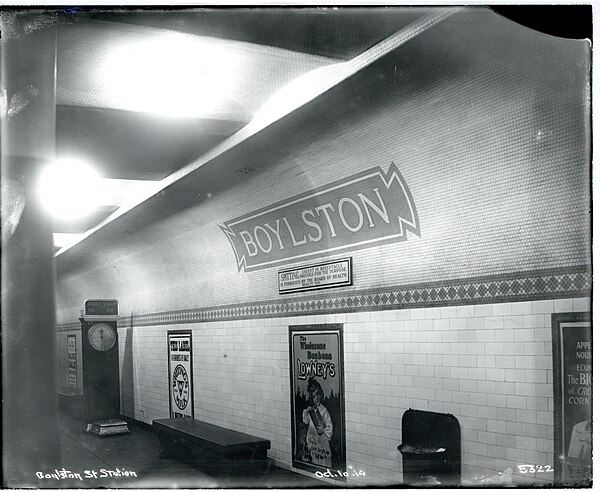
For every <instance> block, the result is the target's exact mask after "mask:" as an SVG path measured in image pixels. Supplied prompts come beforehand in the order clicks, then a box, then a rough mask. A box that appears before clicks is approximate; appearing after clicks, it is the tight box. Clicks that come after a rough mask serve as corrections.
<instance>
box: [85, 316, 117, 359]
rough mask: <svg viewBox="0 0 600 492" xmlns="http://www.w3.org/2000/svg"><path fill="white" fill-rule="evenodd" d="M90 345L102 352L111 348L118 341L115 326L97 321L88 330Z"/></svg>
mask: <svg viewBox="0 0 600 492" xmlns="http://www.w3.org/2000/svg"><path fill="white" fill-rule="evenodd" d="M88 340H89V342H90V345H91V346H92V347H93V348H95V349H96V350H99V351H101V352H106V351H107V350H110V349H111V348H113V346H114V345H115V342H116V341H117V333H116V332H115V330H114V328H113V327H112V326H110V325H107V324H106V323H96V324H95V325H93V326H92V327H91V328H90V330H89V331H88Z"/></svg>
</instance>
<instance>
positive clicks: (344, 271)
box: [279, 258, 352, 294]
mask: <svg viewBox="0 0 600 492" xmlns="http://www.w3.org/2000/svg"><path fill="white" fill-rule="evenodd" d="M345 285H352V259H351V258H343V259H341V260H333V261H328V262H325V263H319V264H318V265H309V266H303V267H299V268H288V269H286V270H280V271H279V293H280V294H289V293H291V292H302V291H305V290H316V289H325V288H329V287H342V286H345Z"/></svg>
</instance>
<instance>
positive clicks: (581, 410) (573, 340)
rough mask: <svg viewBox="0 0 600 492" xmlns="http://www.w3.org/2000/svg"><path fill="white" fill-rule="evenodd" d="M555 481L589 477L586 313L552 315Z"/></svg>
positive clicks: (583, 481)
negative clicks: (583, 314)
mask: <svg viewBox="0 0 600 492" xmlns="http://www.w3.org/2000/svg"><path fill="white" fill-rule="evenodd" d="M553 325H554V326H553V353H554V363H555V366H554V367H555V371H554V372H555V381H554V391H555V398H554V402H555V403H554V404H555V408H554V414H555V460H556V462H555V481H556V482H558V483H559V484H560V485H572V486H588V485H589V484H590V483H591V479H592V327H591V323H590V321H589V317H588V318H587V319H585V317H584V316H576V315H560V316H559V315H555V318H554V323H553Z"/></svg>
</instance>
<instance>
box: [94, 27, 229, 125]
mask: <svg viewBox="0 0 600 492" xmlns="http://www.w3.org/2000/svg"><path fill="white" fill-rule="evenodd" d="M234 68H235V64H234V63H232V62H231V61H230V60H229V59H228V56H227V54H226V53H225V52H224V50H223V49H222V48H221V49H219V46H218V45H217V44H216V43H215V42H214V41H212V42H211V41H210V40H208V39H206V38H199V37H197V36H188V35H183V34H176V33H168V34H164V35H162V36H160V37H159V38H158V39H152V40H147V41H146V42H142V43H131V44H125V45H123V46H121V47H120V48H119V50H117V51H115V52H114V53H112V54H111V56H110V57H108V58H107V60H106V63H105V65H104V67H103V74H104V75H103V77H104V79H105V81H106V84H107V87H108V88H109V89H110V92H111V97H112V98H114V103H115V104H116V105H117V106H118V107H122V108H126V109H128V110H130V111H141V112H149V113H158V114H162V115H167V116H179V117H198V116H202V115H206V114H211V112H214V111H218V108H219V107H220V104H221V103H222V101H223V98H224V97H226V96H227V94H228V93H229V91H230V90H231V87H232V84H233V83H234V79H235V77H234V73H233V69H234Z"/></svg>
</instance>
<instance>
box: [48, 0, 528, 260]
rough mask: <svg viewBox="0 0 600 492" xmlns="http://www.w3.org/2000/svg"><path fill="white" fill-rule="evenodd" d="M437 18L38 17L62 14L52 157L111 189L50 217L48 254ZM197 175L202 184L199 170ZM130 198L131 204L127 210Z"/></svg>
mask: <svg viewBox="0 0 600 492" xmlns="http://www.w3.org/2000/svg"><path fill="white" fill-rule="evenodd" d="M443 11H447V9H442V8H435V7H377V8H373V7H369V8H364V7H363V8H352V7H343V8H334V7H326V8H292V7H286V8H283V7H279V8H273V7H268V8H194V9H189V8H185V9H175V8H172V9H157V8H152V9H148V8H146V9H143V8H137V9H134V8H94V9H92V8H72V9H66V10H62V11H56V10H53V11H48V15H49V16H57V15H59V16H60V22H59V23H58V28H57V89H56V98H57V101H56V104H57V111H56V151H57V157H61V156H80V157H82V158H84V159H87V160H89V161H90V162H92V163H93V164H94V165H95V166H96V167H97V168H98V170H99V172H100V174H101V176H102V177H103V178H105V181H106V182H107V184H108V185H109V186H108V188H109V189H110V193H107V199H106V200H105V203H103V204H102V206H101V207H100V208H99V209H97V210H96V212H94V213H93V214H91V215H89V216H86V217H84V218H82V219H80V220H78V221H70V222H67V221H61V220H55V222H54V233H55V251H56V254H57V255H58V256H61V255H66V256H69V255H70V254H71V253H70V252H71V250H72V248H73V247H74V246H75V245H76V244H79V243H78V241H79V242H83V241H87V242H89V241H90V240H91V238H92V236H93V235H94V234H96V233H97V232H99V231H100V230H101V229H104V228H105V227H107V226H111V224H112V223H113V222H115V221H122V220H123V219H124V218H125V216H126V215H127V214H128V212H129V211H130V210H133V209H134V208H136V207H137V205H138V204H141V203H143V202H145V201H147V199H151V198H152V196H153V195H155V194H156V193H157V192H158V191H160V190H161V189H164V188H165V187H167V186H170V185H171V184H173V183H176V182H179V183H178V186H179V187H180V189H183V188H184V187H185V180H187V179H188V175H190V174H191V173H192V172H195V173H196V174H197V171H198V169H199V168H200V167H201V166H202V165H203V164H205V163H207V162H209V161H210V160H211V159H213V158H214V157H215V156H218V155H220V153H221V152H222V149H227V148H231V147H233V146H235V145H236V143H237V142H239V141H243V139H244V138H246V137H247V136H248V135H250V134H252V133H253V132H256V131H259V130H260V129H261V128H264V127H265V126H268V124H269V121H271V120H269V118H270V117H271V116H270V115H268V114H266V113H268V111H267V110H273V109H274V110H275V114H276V116H273V117H272V121H275V120H276V119H278V118H279V117H282V116H284V115H285V114H286V113H290V112H293V111H294V109H295V108H296V107H297V106H294V104H292V103H289V108H283V109H282V108H279V107H278V106H281V105H282V102H283V106H286V105H288V99H290V98H291V99H293V98H294V97H295V96H294V94H295V91H297V92H302V90H303V86H311V84H312V85H315V80H320V79H321V78H322V79H324V80H325V79H330V80H331V81H332V82H331V83H330V84H329V85H327V84H325V85H322V87H320V88H319V89H318V90H321V91H325V90H328V88H331V87H332V86H333V85H335V84H336V83H337V82H339V81H341V80H343V79H344V77H346V76H349V74H351V73H352V72H353V71H354V72H356V71H359V70H361V69H362V68H364V67H365V66H366V64H368V61H366V62H364V61H361V57H364V56H365V54H366V53H367V54H368V53H369V52H370V51H373V50H374V49H375V50H376V49H377V46H379V45H381V44H385V42H386V40H390V39H393V38H394V36H398V33H402V32H403V31H406V30H410V29H411V26H414V25H415V24H418V23H419V22H422V20H423V19H426V18H428V16H429V17H431V16H433V17H435V16H440V15H443ZM501 13H503V14H506V12H501ZM517 20H518V19H517ZM432 25H433V24H432ZM440 42H443V39H440ZM340 74H341V75H340ZM344 74H345V75H344ZM336 81H337V82H336ZM316 85H319V84H316ZM315 90H316V89H315ZM318 90H316V92H315V94H317V93H318ZM303 97H305V96H303ZM306 97H307V99H306V101H308V100H310V99H311V97H312V96H310V94H309V95H308V96H306ZM302 104H303V101H302V98H300V101H299V102H298V105H302ZM265 118H266V119H265ZM259 120H260V121H259ZM253 126H254V127H256V128H258V130H255V129H253ZM244 132H245V134H244ZM273 152H275V153H276V152H277V149H276V148H275V149H273ZM271 157H272V156H271ZM256 164H257V165H259V164H260V163H256ZM220 166H221V167H220V168H219V170H218V173H217V172H216V171H212V175H213V178H212V179H213V180H215V179H217V180H221V181H227V180H231V182H235V180H238V179H244V175H245V174H246V173H250V172H252V171H253V167H256V166H254V165H247V164H240V165H236V163H235V162H233V163H230V164H228V165H227V166H225V165H223V164H221V165H220ZM206 175H207V177H209V176H210V175H211V171H210V170H209V169H207V170H206ZM214 175H218V178H215V177H214ZM182 187H183V188H182ZM133 195H135V196H138V197H141V198H139V199H137V198H136V199H135V200H133V202H131V197H132V196H133ZM144 197H145V198H144ZM174 206H175V205H174ZM137 208H138V209H139V208H140V207H137ZM141 208H143V207H141ZM133 215H134V216H136V217H138V218H137V219H134V218H131V219H130V220H131V221H137V222H139V221H140V219H139V216H140V213H138V214H133ZM123 227H124V226H123V225H122V226H120V227H118V228H116V230H122V229H123ZM108 228H109V229H110V227H108ZM129 228H130V227H126V229H129ZM103 233H104V234H108V233H107V232H106V231H103ZM76 249H77V250H78V251H79V253H77V252H75V254H76V256H81V255H84V254H85V251H86V250H85V248H82V246H81V245H79V246H78V247H77V248H76Z"/></svg>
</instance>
